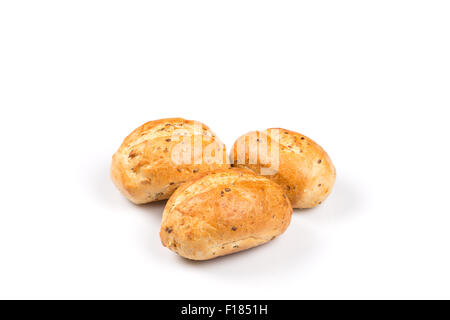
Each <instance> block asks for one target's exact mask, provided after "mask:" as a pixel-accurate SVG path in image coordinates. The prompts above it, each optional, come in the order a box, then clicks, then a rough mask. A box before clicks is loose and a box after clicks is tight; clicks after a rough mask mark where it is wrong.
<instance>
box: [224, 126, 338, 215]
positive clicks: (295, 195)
mask: <svg viewBox="0 0 450 320" xmlns="http://www.w3.org/2000/svg"><path fill="white" fill-rule="evenodd" d="M231 158H232V165H233V166H236V167H244V168H249V169H251V170H253V171H254V172H256V173H257V174H262V175H265V176H266V177H267V178H269V179H271V180H272V181H275V182H277V183H278V184H280V185H281V186H282V187H283V189H284V191H285V192H286V194H287V196H288V197H289V200H290V201H291V204H292V207H294V208H312V207H314V206H316V205H318V204H320V203H321V202H322V201H324V200H325V199H326V198H327V197H328V195H329V194H330V192H331V189H332V187H333V185H334V181H335V180H336V170H335V168H334V166H333V163H332V162H331V159H330V157H329V156H328V154H327V153H326V152H325V151H324V150H323V149H322V148H321V147H320V146H319V145H318V144H317V143H315V142H314V141H313V140H311V139H309V138H308V137H306V136H304V135H302V134H300V133H297V132H294V131H290V130H286V129H281V128H272V129H267V130H265V131H262V132H260V131H254V132H249V133H247V134H245V135H243V136H241V137H239V138H238V139H237V140H236V142H235V143H234V145H233V148H232V150H231Z"/></svg>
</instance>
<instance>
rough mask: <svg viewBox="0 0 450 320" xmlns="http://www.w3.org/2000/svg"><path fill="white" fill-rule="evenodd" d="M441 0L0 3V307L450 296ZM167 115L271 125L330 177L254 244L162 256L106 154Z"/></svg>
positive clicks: (447, 27) (227, 136)
mask: <svg viewBox="0 0 450 320" xmlns="http://www.w3.org/2000/svg"><path fill="white" fill-rule="evenodd" d="M449 16H450V3H449V2H448V1H370V2H369V1H310V2H308V3H300V1H292V2H290V1H220V2H219V1H158V2H156V1H154V2H149V1H122V2H119V1H70V2H69V1H39V2H38V1H2V2H1V4H0V106H1V119H0V125H1V126H0V130H1V140H2V148H1V149H0V153H1V156H0V159H1V160H0V162H1V167H2V170H1V184H0V188H1V190H0V192H1V195H2V196H1V198H2V200H1V202H0V298H187V299H189V298H235V299H238V298H254V299H257V298H275V299H278V298H280V299H281V298H450V289H449V288H450V275H449V270H450V256H449V252H450V248H449V245H450V232H449V227H450V210H449V205H448V197H449V196H448V193H449V185H448V182H449V178H450V172H449V165H448V164H449V161H450V153H449V150H448V145H449V139H450V129H449V124H448V121H449V115H448V110H449V107H450V90H449V89H450V41H449V39H450V19H449ZM169 116H182V117H185V118H188V119H196V120H200V121H203V122H205V123H206V124H208V125H209V126H210V127H211V128H212V129H213V130H214V131H215V132H216V133H217V134H218V135H219V137H221V139H222V140H223V141H224V142H226V144H227V146H228V148H230V147H231V145H232V143H233V142H234V140H235V139H236V138H237V137H238V136H240V135H241V134H244V133H246V132H247V131H250V130H255V129H264V128H267V127H278V126H279V127H285V128H289V129H292V130H296V131H299V132H301V133H304V134H306V135H308V136H310V137H311V138H313V139H315V140H316V141H317V142H319V143H320V144H321V145H322V146H323V147H324V148H325V149H326V150H327V151H328V153H329V154H330V156H331V158H332V159H333V161H334V163H335V166H336V168H337V172H338V178H337V182H336V186H335V189H334V192H333V193H332V195H331V196H330V198H329V199H328V200H327V201H326V202H325V203H324V204H323V205H322V206H320V207H318V208H317V209H313V210H306V211H296V212H295V213H294V215H293V219H292V223H291V226H290V228H289V229H288V230H287V232H286V233H285V234H284V235H283V236H281V237H279V238H278V239H276V240H275V241H273V242H272V243H269V244H267V245H264V246H261V247H259V248H256V249H253V250H249V251H246V252H244V253H240V254H235V255H232V256H228V257H224V258H219V259H216V260H213V261H209V262H203V263H194V262H189V261H186V260H183V259H182V258H179V257H177V256H176V255H175V254H173V253H172V252H170V251H169V250H167V249H166V248H164V247H162V245H161V244H160V241H159V235H158V232H159V223H160V218H161V212H162V209H163V203H157V204H150V205H147V206H135V205H132V204H131V203H129V202H128V201H127V200H125V199H124V198H123V197H122V196H121V195H120V194H119V192H118V191H117V190H116V189H115V188H114V186H113V185H112V183H111V182H110V180H109V164H110V159H111V155H112V154H113V153H114V152H115V151H116V149H117V148H118V147H119V145H120V143H121V142H122V140H123V138H124V137H125V136H126V135H127V134H128V133H129V132H130V131H131V130H132V129H134V128H135V127H137V126H139V125H141V124H142V123H144V122H146V121H148V120H153V119H158V118H163V117H169Z"/></svg>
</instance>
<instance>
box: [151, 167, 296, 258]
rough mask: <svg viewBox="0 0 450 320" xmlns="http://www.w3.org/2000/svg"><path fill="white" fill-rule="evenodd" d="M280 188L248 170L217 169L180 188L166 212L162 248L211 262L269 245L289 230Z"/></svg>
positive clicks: (289, 211)
mask: <svg viewBox="0 0 450 320" xmlns="http://www.w3.org/2000/svg"><path fill="white" fill-rule="evenodd" d="M291 215H292V207H291V204H290V202H289V199H288V198H287V196H286V195H285V194H284V193H283V190H282V188H281V187H280V186H279V185H277V184H276V183H274V182H272V181H270V180H269V179H266V178H265V177H262V176H257V175H256V174H255V173H253V172H252V171H250V170H248V169H238V168H234V169H228V170H217V171H215V172H211V173H209V174H206V175H204V176H202V177H200V178H197V179H194V180H191V181H189V182H186V183H184V184H183V185H181V186H180V187H179V188H178V189H177V190H176V191H175V193H174V194H173V195H172V196H171V197H170V199H169V201H168V202H167V204H166V207H165V209H164V213H163V218H162V224H161V231H160V237H161V242H162V244H163V245H164V246H166V247H168V248H169V249H170V250H172V251H174V252H176V253H178V254H179V255H181V256H183V257H185V258H188V259H192V260H208V259H213V258H216V257H219V256H223V255H227V254H231V253H234V252H238V251H242V250H245V249H248V248H252V247H255V246H258V245H261V244H263V243H266V242H268V241H270V240H272V239H274V238H275V237H277V236H278V235H280V234H282V233H283V232H284V231H285V230H286V228H287V227H288V226H289V223H290V220H291Z"/></svg>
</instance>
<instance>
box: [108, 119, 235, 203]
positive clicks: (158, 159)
mask: <svg viewBox="0 0 450 320" xmlns="http://www.w3.org/2000/svg"><path fill="white" fill-rule="evenodd" d="M229 167H230V165H229V160H228V157H227V154H226V149H225V145H224V144H223V143H222V142H221V141H220V140H219V139H218V138H217V137H216V135H215V134H214V133H213V132H212V131H211V130H210V129H209V128H208V127H207V126H206V125H204V124H202V123H200V122H196V121H191V120H185V119H182V118H170V119H161V120H155V121H150V122H147V123H146V124H144V125H142V126H140V127H139V128H137V129H136V130H134V131H133V132H132V133H131V134H130V135H129V136H128V137H126V138H125V140H124V141H123V143H122V145H121V146H120V148H119V150H118V151H117V152H116V153H115V154H114V156H113V158H112V164H111V178H112V180H113V182H114V183H115V185H116V186H117V188H118V189H119V190H120V191H121V192H122V194H123V195H124V196H125V197H127V198H128V199H129V200H130V201H132V202H134V203H136V204H143V203H148V202H152V201H157V200H163V199H168V198H169V196H170V195H171V194H172V193H173V192H174V191H175V189H176V188H177V187H178V186H179V185H180V184H182V183H183V182H185V181H187V180H189V179H191V178H194V177H196V176H197V175H200V174H202V173H203V172H208V171H211V170H215V169H222V168H229Z"/></svg>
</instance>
